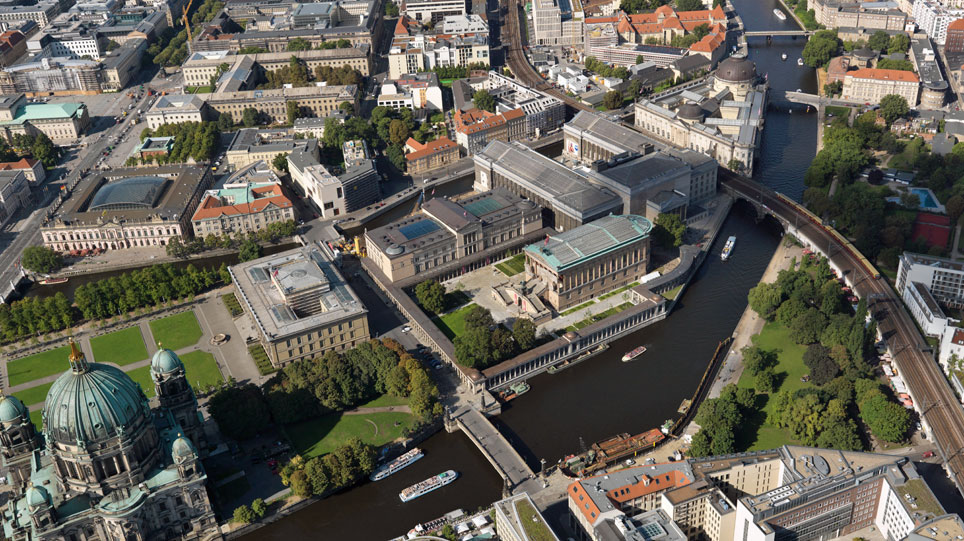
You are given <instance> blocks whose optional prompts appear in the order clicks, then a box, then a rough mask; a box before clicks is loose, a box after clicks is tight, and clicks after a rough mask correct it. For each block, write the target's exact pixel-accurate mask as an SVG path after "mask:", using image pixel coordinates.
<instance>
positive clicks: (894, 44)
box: [887, 32, 910, 54]
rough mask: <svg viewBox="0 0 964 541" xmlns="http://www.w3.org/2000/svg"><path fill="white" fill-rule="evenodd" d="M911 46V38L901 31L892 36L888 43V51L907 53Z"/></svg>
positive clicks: (891, 52)
mask: <svg viewBox="0 0 964 541" xmlns="http://www.w3.org/2000/svg"><path fill="white" fill-rule="evenodd" d="M909 48H910V38H909V37H907V34H904V33H903V32H901V33H899V34H894V35H893V36H891V37H890V43H889V44H888V45H887V52H888V53H890V54H894V53H906V52H907V49H909Z"/></svg>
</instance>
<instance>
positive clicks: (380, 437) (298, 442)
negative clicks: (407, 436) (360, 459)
mask: <svg viewBox="0 0 964 541" xmlns="http://www.w3.org/2000/svg"><path fill="white" fill-rule="evenodd" d="M414 420H415V417H414V416H412V415H410V414H408V413H395V412H388V413H369V414H367V415H342V414H340V413H333V414H331V415H323V416H321V417H317V418H315V419H311V420H309V421H304V422H301V423H295V424H292V425H287V426H286V427H285V431H286V432H287V433H288V437H289V438H290V439H291V444H292V445H293V446H294V448H295V450H296V452H297V453H298V454H299V455H301V456H303V457H305V458H311V457H316V456H321V455H324V454H326V453H329V452H331V451H333V450H334V449H336V448H338V447H340V446H341V445H344V444H345V442H346V441H348V438H351V437H353V436H354V437H358V438H360V439H361V440H362V441H364V442H365V443H370V444H372V445H384V444H386V443H388V442H390V441H394V440H395V439H397V438H399V437H401V435H402V431H403V430H404V429H405V428H407V427H409V426H411V425H412V423H413V422H414ZM369 421H371V422H369ZM372 423H374V425H373V424H372ZM396 423H398V425H397V426H396ZM375 425H377V427H378V433H377V435H376V433H375Z"/></svg>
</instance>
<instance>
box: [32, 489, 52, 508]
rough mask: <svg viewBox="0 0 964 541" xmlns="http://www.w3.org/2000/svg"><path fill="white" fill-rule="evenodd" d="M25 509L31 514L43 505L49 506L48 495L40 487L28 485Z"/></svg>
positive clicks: (45, 490)
mask: <svg viewBox="0 0 964 541" xmlns="http://www.w3.org/2000/svg"><path fill="white" fill-rule="evenodd" d="M26 496H27V508H28V509H29V510H30V511H31V512H33V511H35V510H36V509H37V508H38V507H41V506H43V505H44V504H47V505H50V504H51V502H50V493H49V492H47V489H45V488H44V487H42V486H40V485H30V486H29V487H28V488H27V494H26Z"/></svg>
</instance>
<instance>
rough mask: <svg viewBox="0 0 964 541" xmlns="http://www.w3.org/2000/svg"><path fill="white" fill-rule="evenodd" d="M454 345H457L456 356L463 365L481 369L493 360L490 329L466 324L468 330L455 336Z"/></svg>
mask: <svg viewBox="0 0 964 541" xmlns="http://www.w3.org/2000/svg"><path fill="white" fill-rule="evenodd" d="M453 345H454V346H455V358H456V359H457V360H458V361H459V364H461V365H462V366H466V367H468V368H477V369H479V370H481V369H483V368H486V367H487V366H489V364H490V363H491V362H492V359H493V357H492V351H490V350H489V330H488V329H481V328H469V327H468V326H466V330H465V331H464V332H463V333H462V334H460V335H458V336H456V337H455V340H453Z"/></svg>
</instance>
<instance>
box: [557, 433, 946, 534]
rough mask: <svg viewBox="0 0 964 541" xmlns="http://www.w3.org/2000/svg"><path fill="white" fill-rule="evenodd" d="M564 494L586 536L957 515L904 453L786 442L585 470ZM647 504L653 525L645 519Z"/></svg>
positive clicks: (910, 525) (884, 524)
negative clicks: (594, 471) (598, 470)
mask: <svg viewBox="0 0 964 541" xmlns="http://www.w3.org/2000/svg"><path fill="white" fill-rule="evenodd" d="M568 502H569V511H570V518H571V521H572V524H573V526H575V527H577V528H579V529H580V530H582V531H581V532H580V533H581V534H582V535H584V536H585V538H587V539H590V540H592V541H635V540H639V539H664V537H662V536H667V537H665V539H680V538H685V539H707V540H709V541H736V540H740V539H746V540H748V541H765V540H773V539H832V538H840V537H850V536H852V535H853V534H854V533H855V532H858V531H859V530H861V529H864V528H870V527H873V528H874V529H875V530H878V531H879V534H880V535H881V536H883V537H884V538H886V539H905V538H907V536H909V535H919V534H920V532H921V531H925V532H926V531H927V529H925V528H926V526H925V525H927V524H934V521H938V520H943V521H948V523H949V524H950V523H958V524H959V520H953V519H950V520H949V519H948V516H946V515H944V512H943V509H942V508H941V506H940V504H939V503H938V502H937V500H936V498H935V497H934V495H933V493H931V491H930V490H929V488H928V487H927V484H926V483H925V482H924V481H923V479H921V478H920V475H919V474H918V472H917V470H916V468H914V465H913V463H912V462H910V461H908V460H907V459H906V458H905V457H901V456H891V455H881V454H872V453H862V452H854V451H837V450H828V449H817V448H812V447H800V446H791V445H787V446H783V447H780V448H778V449H773V450H768V451H756V452H749V453H739V454H733V455H722V456H710V457H704V458H691V459H688V460H684V461H679V462H669V463H665V464H653V465H646V466H637V467H629V468H624V469H620V470H617V471H615V472H610V473H609V474H607V475H598V476H594V477H587V478H584V479H581V480H579V481H576V482H574V483H572V484H570V485H569V489H568ZM654 512H659V513H660V515H661V516H660V517H659V519H658V520H657V521H655V523H656V524H659V525H660V527H659V528H657V527H649V528H645V527H644V525H645V524H653V523H654V520H653V519H654V517H653V515H652V513H654ZM935 513H936V514H935ZM674 527H675V528H674ZM950 527H951V528H953V524H951V525H950ZM955 531H956V530H955ZM676 532H679V533H676ZM913 532H917V534H914V533H913ZM680 533H681V534H682V536H680ZM942 539H943V538H942Z"/></svg>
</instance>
